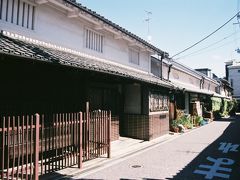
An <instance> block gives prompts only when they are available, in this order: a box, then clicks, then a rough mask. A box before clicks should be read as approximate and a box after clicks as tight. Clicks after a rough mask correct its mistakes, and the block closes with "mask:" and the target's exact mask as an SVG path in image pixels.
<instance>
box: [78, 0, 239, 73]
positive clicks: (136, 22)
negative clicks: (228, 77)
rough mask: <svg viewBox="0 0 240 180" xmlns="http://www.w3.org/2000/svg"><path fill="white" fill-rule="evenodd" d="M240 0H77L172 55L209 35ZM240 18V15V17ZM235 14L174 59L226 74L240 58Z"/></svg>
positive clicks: (229, 15) (226, 18)
mask: <svg viewBox="0 0 240 180" xmlns="http://www.w3.org/2000/svg"><path fill="white" fill-rule="evenodd" d="M239 1H240V0H119V1H113V0H112V1H110V0H78V2H80V3H81V4H82V5H83V6H86V7H87V8H89V9H91V10H93V11H96V12H97V13H98V14H100V15H102V16H104V17H105V18H107V19H109V20H111V21H112V22H114V23H116V24H118V25H120V26H121V27H123V28H125V29H127V30H128V31H130V32H132V33H133V34H136V35H137V36H139V37H141V38H143V39H145V40H147V39H148V23H147V21H145V20H146V19H147V18H148V16H147V12H146V11H148V12H151V13H152V14H150V15H149V17H150V18H151V19H150V21H149V35H150V36H151V43H152V44H153V45H154V46H156V47H158V48H159V49H161V50H163V51H166V52H168V53H169V55H170V57H172V56H173V55H175V54H177V53H178V52H180V51H182V50H184V49H185V48H187V47H189V46H191V45H193V44H194V43H196V42H198V41H199V40H201V39H202V38H204V37H205V36H207V35H209V34H210V33H212V32H213V31H215V30H216V29H217V28H219V27H220V26H222V25H223V24H224V23H225V22H227V21H228V20H229V19H231V18H232V17H233V16H234V15H236V14H237V12H238V11H239V9H240V7H239V4H240V2H239ZM239 20H240V19H239ZM236 22H237V18H234V19H233V20H232V21H231V22H229V23H228V24H227V25H226V26H224V27H223V28H221V29H220V30H219V31H218V32H216V33H215V34H214V35H212V36H211V37H210V38H208V39H206V40H205V41H203V42H202V43H200V44H199V45H197V46H195V47H194V48H192V49H190V50H188V51H186V52H185V53H182V54H180V55H179V56H175V57H174V58H173V59H174V60H176V61H177V62H180V63H182V64H185V65H186V66H188V67H190V68H193V69H195V68H210V69H212V72H213V73H215V74H216V75H217V76H219V77H224V76H225V68H224V65H225V63H224V62H226V61H228V60H231V59H236V60H240V54H238V53H237V51H236V49H237V48H240V25H238V24H236V25H234V23H236Z"/></svg>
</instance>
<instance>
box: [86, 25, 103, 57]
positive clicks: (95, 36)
mask: <svg viewBox="0 0 240 180" xmlns="http://www.w3.org/2000/svg"><path fill="white" fill-rule="evenodd" d="M85 47H86V48H88V49H91V50H93V51H97V52H100V53H102V52H103V35H101V34H99V33H96V32H94V31H92V30H89V29H86V46H85Z"/></svg>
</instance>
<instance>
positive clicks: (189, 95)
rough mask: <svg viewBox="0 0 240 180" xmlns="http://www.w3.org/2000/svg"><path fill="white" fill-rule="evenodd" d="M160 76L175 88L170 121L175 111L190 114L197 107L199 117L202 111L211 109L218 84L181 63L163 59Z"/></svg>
mask: <svg viewBox="0 0 240 180" xmlns="http://www.w3.org/2000/svg"><path fill="white" fill-rule="evenodd" d="M162 74H163V77H164V78H165V79H168V80H169V81H170V82H172V83H173V84H174V85H175V86H176V87H177V88H176V89H175V90H174V92H173V93H172V98H170V99H171V100H172V103H171V104H170V107H171V108H170V109H171V110H170V114H171V115H172V116H171V118H170V119H174V118H175V116H174V115H173V114H175V113H174V112H175V111H176V109H180V110H184V111H185V113H187V114H191V113H192V108H193V105H194V106H196V105H197V106H198V109H199V112H198V113H199V115H202V113H203V110H209V109H210V108H211V97H212V96H213V95H214V93H216V89H217V87H218V86H219V83H218V82H217V81H216V80H214V79H212V78H210V77H208V76H206V75H205V74H203V73H199V72H197V71H195V70H193V69H191V68H189V67H187V66H185V65H183V64H181V63H178V62H176V61H172V60H167V59H165V60H164V61H163V64H162Z"/></svg>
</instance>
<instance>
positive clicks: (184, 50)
mask: <svg viewBox="0 0 240 180" xmlns="http://www.w3.org/2000/svg"><path fill="white" fill-rule="evenodd" d="M239 13H240V11H238V12H237V14H235V15H234V16H233V17H231V18H230V19H229V20H228V21H227V22H225V23H224V24H223V25H221V26H220V27H219V28H217V29H216V30H215V31H213V32H212V33H210V34H209V35H207V36H206V37H204V38H203V39H201V40H200V41H198V42H196V43H194V44H193V45H191V46H189V47H188V48H186V49H184V50H182V51H180V52H178V53H177V54H175V55H173V56H172V57H171V59H172V58H174V57H176V56H178V55H179V54H182V53H183V52H185V51H187V50H189V49H191V48H193V47H194V46H196V45H198V44H200V43H201V42H203V41H204V40H206V39H207V38H209V37H210V36H212V35H213V34H215V33H216V32H217V31H219V30H220V29H222V28H223V27H224V26H226V25H227V24H228V23H229V22H230V21H232V20H233V19H234V18H235V17H236V16H238V15H239Z"/></svg>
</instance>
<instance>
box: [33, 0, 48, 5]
mask: <svg viewBox="0 0 240 180" xmlns="http://www.w3.org/2000/svg"><path fill="white" fill-rule="evenodd" d="M47 2H48V0H35V3H36V4H39V5H41V4H45V3H47Z"/></svg>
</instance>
